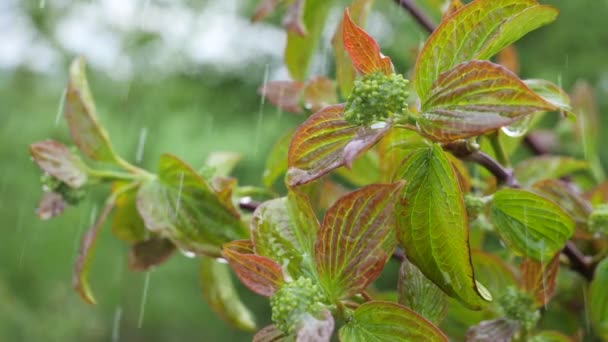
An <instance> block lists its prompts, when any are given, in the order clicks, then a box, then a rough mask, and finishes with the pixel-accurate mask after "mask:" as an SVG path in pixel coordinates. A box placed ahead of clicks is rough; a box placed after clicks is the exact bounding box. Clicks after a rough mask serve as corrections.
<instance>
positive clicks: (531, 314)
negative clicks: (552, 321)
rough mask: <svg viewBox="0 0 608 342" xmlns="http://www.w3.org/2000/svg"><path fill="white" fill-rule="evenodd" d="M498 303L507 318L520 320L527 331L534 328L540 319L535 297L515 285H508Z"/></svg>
mask: <svg viewBox="0 0 608 342" xmlns="http://www.w3.org/2000/svg"><path fill="white" fill-rule="evenodd" d="M498 304H499V305H500V308H501V309H502V311H503V314H504V316H505V317H506V318H509V319H512V320H515V321H518V322H519V323H520V324H521V325H522V327H523V328H524V329H525V330H526V331H529V330H531V329H532V328H534V327H535V326H536V323H537V322H538V320H539V319H540V312H538V310H536V307H535V305H534V298H532V296H530V295H529V294H528V293H525V292H522V291H520V290H519V289H517V288H515V287H513V286H509V287H507V289H506V290H505V293H504V294H503V295H502V296H501V297H500V298H499V299H498Z"/></svg>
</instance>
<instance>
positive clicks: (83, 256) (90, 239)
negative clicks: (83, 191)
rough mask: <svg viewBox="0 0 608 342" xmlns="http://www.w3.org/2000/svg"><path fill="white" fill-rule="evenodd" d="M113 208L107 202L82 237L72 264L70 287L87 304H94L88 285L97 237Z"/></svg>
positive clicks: (111, 203)
mask: <svg viewBox="0 0 608 342" xmlns="http://www.w3.org/2000/svg"><path fill="white" fill-rule="evenodd" d="M113 207H114V203H113V201H109V202H108V203H107V204H106V206H105V207H104V208H103V211H102V212H101V214H100V215H99V217H98V218H97V220H96V221H95V223H94V224H93V225H92V226H91V228H89V230H87V231H86V232H85V233H84V235H83V236H82V240H81V241H80V248H79V250H78V254H77V255H76V262H75V263H74V269H73V271H72V286H73V287H74V289H75V290H76V292H78V294H79V295H80V297H81V298H82V299H84V300H85V301H86V302H87V303H89V304H96V301H95V297H94V296H93V292H92V291H91V286H90V285H89V268H90V266H91V261H92V259H93V254H94V253H95V244H96V242H97V236H98V235H99V231H100V230H101V227H103V224H104V222H105V221H106V219H107V218H108V215H110V212H112V208H113Z"/></svg>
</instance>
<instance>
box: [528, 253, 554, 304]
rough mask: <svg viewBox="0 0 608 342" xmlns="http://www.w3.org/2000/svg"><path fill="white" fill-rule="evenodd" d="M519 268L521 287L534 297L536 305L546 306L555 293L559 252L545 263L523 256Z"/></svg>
mask: <svg viewBox="0 0 608 342" xmlns="http://www.w3.org/2000/svg"><path fill="white" fill-rule="evenodd" d="M520 269H521V283H522V286H521V287H522V289H523V290H524V291H526V292H528V293H529V294H531V295H532V296H533V297H534V299H535V301H536V305H537V307H541V306H546V305H547V304H548V303H549V301H550V300H551V297H553V295H554V294H555V285H556V280H557V272H558V271H559V254H556V255H555V256H554V257H553V259H551V260H549V261H546V262H545V263H540V262H538V261H534V260H531V259H528V258H524V260H523V261H522V262H521V265H520Z"/></svg>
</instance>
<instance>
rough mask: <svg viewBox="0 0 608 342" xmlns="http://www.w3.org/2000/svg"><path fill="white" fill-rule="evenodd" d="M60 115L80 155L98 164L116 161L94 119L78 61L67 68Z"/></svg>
mask: <svg viewBox="0 0 608 342" xmlns="http://www.w3.org/2000/svg"><path fill="white" fill-rule="evenodd" d="M64 115H65V119H66V121H67V123H68V126H69V128H70V135H71V137H72V141H73V142H74V144H75V145H76V146H78V149H79V150H80V151H81V152H82V153H84V154H85V155H86V156H87V157H89V158H91V159H93V160H98V161H102V162H115V161H116V160H117V159H118V156H117V155H116V154H115V153H114V150H113V149H112V146H111V145H110V140H109V138H108V133H107V132H106V131H105V129H103V127H101V125H100V124H99V121H98V119H97V111H96V109H95V103H94V102H93V96H92V95H91V90H90V89H89V83H88V81H87V77H86V74H85V62H84V58H82V57H79V58H76V59H75V60H74V61H73V62H72V65H71V66H70V78H69V82H68V87H67V90H66V100H65V106H64Z"/></svg>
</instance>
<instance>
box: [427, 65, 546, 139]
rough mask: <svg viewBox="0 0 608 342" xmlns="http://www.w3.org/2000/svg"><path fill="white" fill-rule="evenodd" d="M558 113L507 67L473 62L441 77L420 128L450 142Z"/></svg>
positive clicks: (432, 136)
mask: <svg viewBox="0 0 608 342" xmlns="http://www.w3.org/2000/svg"><path fill="white" fill-rule="evenodd" d="M554 109H556V108H555V107H554V106H553V105H552V104H550V103H549V102H547V101H545V100H544V99H543V98H541V97H540V96H538V95H537V94H536V93H534V92H533V91H532V90H531V89H530V88H528V87H527V86H526V85H525V84H524V83H523V82H522V81H521V80H519V78H517V76H516V75H515V74H513V73H512V72H510V71H509V70H507V69H506V68H504V67H503V66H500V65H498V64H494V63H491V62H488V61H471V62H467V63H463V64H460V65H458V66H456V67H455V68H453V69H451V70H449V71H446V72H444V73H442V74H441V75H439V78H438V79H437V81H436V82H435V83H433V85H432V87H431V88H430V90H429V93H428V96H427V98H426V99H425V100H424V101H423V102H422V114H421V116H420V118H419V120H418V128H419V130H420V131H421V133H422V134H424V135H426V136H427V137H429V138H430V139H432V140H434V141H439V142H447V141H453V140H457V139H464V138H469V137H473V136H477V135H481V134H483V133H486V132H489V131H493V130H496V129H497V128H500V127H503V126H506V125H509V124H511V123H513V122H515V121H517V120H519V119H521V118H523V117H525V116H527V115H530V114H533V113H535V112H539V111H550V110H554Z"/></svg>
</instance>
